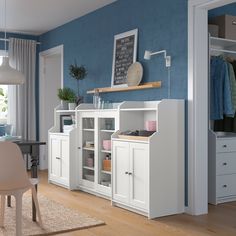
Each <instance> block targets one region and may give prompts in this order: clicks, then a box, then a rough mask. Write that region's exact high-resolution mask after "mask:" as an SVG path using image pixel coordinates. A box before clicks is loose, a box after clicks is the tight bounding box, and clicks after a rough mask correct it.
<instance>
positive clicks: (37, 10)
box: [0, 0, 116, 35]
mask: <svg viewBox="0 0 236 236" xmlns="http://www.w3.org/2000/svg"><path fill="white" fill-rule="evenodd" d="M115 1H116V0H6V2H7V6H6V9H7V10H6V29H7V31H8V32H16V33H25V34H31V35H40V34H42V33H45V32H47V31H50V30H52V29H54V28H56V27H58V26H61V25H63V24H65V23H67V22H70V21H72V20H74V19H76V18H78V17H81V16H84V15H86V14H88V13H90V12H92V11H95V10H97V9H99V8H101V7H103V6H105V5H108V4H110V3H112V2H115ZM4 16H5V0H0V31H4V30H5V17H4Z"/></svg>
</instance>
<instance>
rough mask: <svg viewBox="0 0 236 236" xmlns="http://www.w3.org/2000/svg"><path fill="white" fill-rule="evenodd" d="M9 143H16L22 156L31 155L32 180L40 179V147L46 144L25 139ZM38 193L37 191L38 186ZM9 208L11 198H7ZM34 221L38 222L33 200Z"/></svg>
mask: <svg viewBox="0 0 236 236" xmlns="http://www.w3.org/2000/svg"><path fill="white" fill-rule="evenodd" d="M7 141H11V142H13V143H16V144H17V145H18V146H19V147H20V149H21V152H22V154H29V155H30V157H31V178H38V164H39V147H40V145H45V144H46V142H40V141H33V140H23V139H14V138H13V139H10V140H7ZM35 187H36V191H37V185H36V186H35ZM7 204H8V206H11V196H8V198H7ZM32 220H33V221H36V208H35V204H34V201H33V199H32Z"/></svg>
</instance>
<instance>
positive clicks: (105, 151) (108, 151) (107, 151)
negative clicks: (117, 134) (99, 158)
mask: <svg viewBox="0 0 236 236" xmlns="http://www.w3.org/2000/svg"><path fill="white" fill-rule="evenodd" d="M101 152H104V153H111V150H101Z"/></svg>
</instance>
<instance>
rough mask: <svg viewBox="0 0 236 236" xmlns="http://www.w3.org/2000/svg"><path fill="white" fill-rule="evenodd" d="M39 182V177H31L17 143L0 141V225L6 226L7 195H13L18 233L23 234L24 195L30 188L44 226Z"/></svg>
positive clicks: (40, 221)
mask: <svg viewBox="0 0 236 236" xmlns="http://www.w3.org/2000/svg"><path fill="white" fill-rule="evenodd" d="M37 183H38V181H37V179H29V177H28V174H27V172H26V169H25V165H24V161H23V157H22V153H21V150H20V148H19V147H18V146H17V144H15V143H12V142H0V196H1V214H0V227H3V226H4V212H5V201H6V196H11V195H13V196H14V197H15V199H16V235H17V236H21V235H22V196H23V194H24V193H25V192H26V191H28V190H29V189H31V192H32V197H33V200H34V203H35V207H36V212H37V216H38V221H39V225H40V226H41V227H42V220H41V215H40V210H39V204H38V198H37V193H36V190H35V185H36V184H37Z"/></svg>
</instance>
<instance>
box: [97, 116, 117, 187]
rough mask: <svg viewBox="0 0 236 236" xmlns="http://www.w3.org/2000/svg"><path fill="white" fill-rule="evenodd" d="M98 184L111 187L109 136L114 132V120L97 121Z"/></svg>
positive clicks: (102, 119) (101, 119)
mask: <svg viewBox="0 0 236 236" xmlns="http://www.w3.org/2000/svg"><path fill="white" fill-rule="evenodd" d="M98 132H99V135H98V137H99V140H98V144H99V147H98V150H99V155H98V184H100V185H103V186H106V187H110V186H111V158H112V157H111V135H112V134H113V133H114V132H115V119H114V118H99V121H98Z"/></svg>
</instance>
